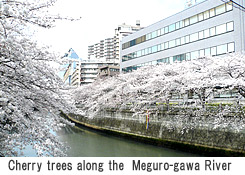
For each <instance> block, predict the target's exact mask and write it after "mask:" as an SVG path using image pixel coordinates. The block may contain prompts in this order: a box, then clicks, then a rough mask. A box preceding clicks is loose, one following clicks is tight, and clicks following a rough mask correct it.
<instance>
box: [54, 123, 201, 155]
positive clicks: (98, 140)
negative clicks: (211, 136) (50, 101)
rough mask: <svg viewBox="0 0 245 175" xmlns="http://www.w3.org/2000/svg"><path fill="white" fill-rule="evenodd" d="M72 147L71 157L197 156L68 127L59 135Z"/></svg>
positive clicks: (69, 153)
mask: <svg viewBox="0 0 245 175" xmlns="http://www.w3.org/2000/svg"><path fill="white" fill-rule="evenodd" d="M58 135H59V137H60V139H61V140H62V141H64V142H66V144H67V145H68V146H69V147H70V149H69V150H68V156H69V157H182V156H186V157H187V156H197V155H193V154H190V153H185V152H181V151H177V150H172V149H168V148H163V147H157V146H153V145H148V144H144V143H139V142H135V141H132V140H128V139H124V138H120V137H115V136H110V135H107V134H103V133H100V132H95V131H90V130H88V129H86V128H81V127H79V128H78V127H66V128H64V129H62V130H61V131H60V132H59V133H58Z"/></svg>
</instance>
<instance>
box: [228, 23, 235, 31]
mask: <svg viewBox="0 0 245 175" xmlns="http://www.w3.org/2000/svg"><path fill="white" fill-rule="evenodd" d="M233 30H234V22H233V21H232V22H229V23H227V32H229V31H233Z"/></svg>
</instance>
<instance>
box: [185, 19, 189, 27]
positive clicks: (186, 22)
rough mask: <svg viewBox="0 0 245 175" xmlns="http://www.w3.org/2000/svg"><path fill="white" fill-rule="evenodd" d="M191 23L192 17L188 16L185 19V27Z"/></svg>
mask: <svg viewBox="0 0 245 175" xmlns="http://www.w3.org/2000/svg"><path fill="white" fill-rule="evenodd" d="M189 25H190V19H189V18H187V19H185V27H186V26H189Z"/></svg>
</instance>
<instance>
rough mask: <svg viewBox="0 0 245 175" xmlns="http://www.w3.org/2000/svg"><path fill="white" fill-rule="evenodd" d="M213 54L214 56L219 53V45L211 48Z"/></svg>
mask: <svg viewBox="0 0 245 175" xmlns="http://www.w3.org/2000/svg"><path fill="white" fill-rule="evenodd" d="M211 55H212V56H215V55H217V47H212V48H211Z"/></svg>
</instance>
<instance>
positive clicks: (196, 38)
mask: <svg viewBox="0 0 245 175" xmlns="http://www.w3.org/2000/svg"><path fill="white" fill-rule="evenodd" d="M197 40H198V33H194V34H191V35H190V42H194V41H197Z"/></svg>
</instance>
